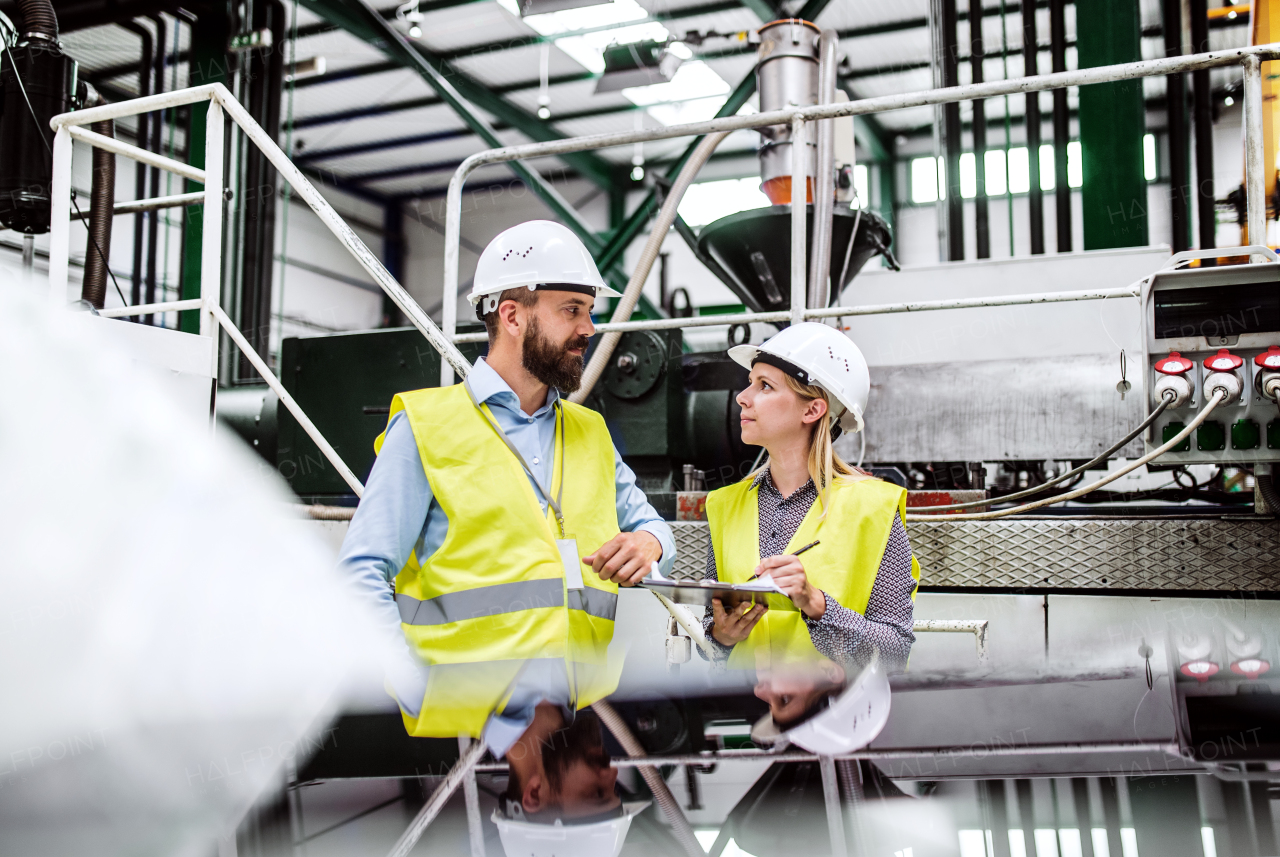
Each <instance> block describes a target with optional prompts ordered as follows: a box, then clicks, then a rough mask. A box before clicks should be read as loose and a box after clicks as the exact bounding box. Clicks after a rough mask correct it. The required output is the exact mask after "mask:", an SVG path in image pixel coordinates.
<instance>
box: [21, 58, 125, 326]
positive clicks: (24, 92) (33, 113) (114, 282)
mask: <svg viewBox="0 0 1280 857" xmlns="http://www.w3.org/2000/svg"><path fill="white" fill-rule="evenodd" d="M7 51H9V46H8V45H6V44H4V43H3V41H0V52H7ZM13 79H14V80H15V81H16V82H17V84H18V91H19V92H21V93H22V100H23V101H25V102H26V104H27V113H28V114H29V115H30V116H31V121H32V123H34V124H35V126H36V136H37V137H39V138H40V142H41V143H44V148H45V151H47V152H48V153H49V159H50V160H52V159H53V148H52V147H51V146H50V145H49V141H48V140H46V139H45V138H44V132H43V131H42V130H41V128H40V117H39V116H37V115H36V109H35V108H34V107H32V106H31V99H30V98H29V97H28V96H27V87H26V86H25V85H24V84H23V83H22V76H21V75H19V74H18V71H17V66H16V65H15V66H14V72H13ZM71 205H72V207H73V208H75V210H76V217H78V218H80V219H81V220H84V219H85V217H84V212H82V211H81V210H80V204H79V203H77V202H76V198H75V196H74V195H72V197H71ZM89 240H90V241H92V242H93V248H94V249H95V250H97V251H98V258H99V259H106V258H107V255H106V254H105V253H103V252H102V248H101V247H99V246H98V240H97V239H96V238H95V237H94V235H93V231H92V230H90V232H89ZM103 267H104V268H106V270H107V276H109V277H111V283H112V285H114V286H115V287H116V294H118V295H119V296H120V302H121V303H122V304H124V305H125V306H130V303H129V302H128V301H127V300H125V299H124V292H123V291H122V290H121V289H120V281H119V280H117V279H116V275H115V272H114V271H112V270H111V267H110V266H109V265H104V266H103Z"/></svg>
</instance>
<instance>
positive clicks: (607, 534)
mask: <svg viewBox="0 0 1280 857" xmlns="http://www.w3.org/2000/svg"><path fill="white" fill-rule="evenodd" d="M400 411H404V412H405V416H406V418H407V419H408V420H409V425H410V427H411V428H412V429H413V436H414V439H415V440H416V441H417V444H418V454H419V456H420V457H421V459H422V466H423V469H424V470H425V471H426V475H427V479H428V481H430V483H431V491H432V494H433V495H434V497H435V500H436V502H437V503H439V504H440V508H441V510H443V512H444V513H445V516H446V517H447V518H448V520H449V528H448V531H447V533H446V535H445V539H444V543H443V544H442V545H440V547H439V549H438V550H436V552H435V553H433V554H432V555H431V556H429V557H427V558H426V561H425V562H424V563H423V564H422V565H419V564H418V558H417V556H416V553H415V554H410V556H409V560H408V562H406V563H405V566H404V568H402V569H401V570H400V573H399V574H398V575H396V580H395V592H396V603H397V605H398V607H399V608H400V620H401V628H402V629H403V631H404V634H405V637H406V638H407V639H408V641H409V644H410V645H411V646H412V647H413V648H414V650H415V651H416V652H417V654H418V656H419V657H420V658H422V659H423V661H425V662H426V663H428V664H431V665H432V669H431V672H430V676H429V679H428V686H427V692H426V696H425V698H424V700H423V705H422V708H421V710H420V714H419V716H418V717H417V718H412V717H409V716H407V715H406V716H405V727H406V729H408V731H409V734H411V735H418V736H435V737H444V736H454V735H458V734H469V735H473V736H476V735H479V734H480V731H481V730H482V729H483V727H484V723H485V721H486V720H487V719H488V716H489V714H491V713H492V712H493V711H494V710H495V708H496V707H497V705H498V704H499V703H500V702H501V700H502V698H503V697H504V695H505V692H506V689H507V687H508V685H509V684H510V682H511V680H512V678H514V677H515V675H516V674H517V672H518V670H519V667H520V665H521V664H522V663H524V662H525V661H526V660H529V659H534V658H552V659H559V660H563V661H564V662H565V663H566V665H567V669H568V670H569V672H570V687H571V688H575V691H574V692H575V695H576V697H577V704H578V706H579V707H581V706H583V705H587V704H589V703H590V702H593V701H595V700H597V699H600V698H602V697H603V696H605V695H607V694H608V693H609V692H611V691H612V690H613V687H612V686H610V684H611V682H612V683H613V684H614V685H616V677H613V678H611V677H610V676H609V672H610V671H609V670H608V669H607V668H606V661H607V657H606V649H607V648H608V645H609V641H610V640H612V639H613V617H614V611H615V608H616V605H617V599H618V586H617V584H616V583H613V582H605V581H602V580H601V579H600V578H599V576H598V575H596V574H595V573H594V572H593V571H592V570H591V568H590V567H589V566H585V565H584V566H582V572H583V574H582V577H583V581H584V583H585V585H586V586H585V588H584V589H580V590H577V589H575V590H569V589H568V588H567V585H566V581H565V576H564V567H563V565H562V564H561V560H560V553H559V550H558V548H557V546H556V539H557V538H558V537H559V532H558V527H557V526H556V523H555V520H554V517H553V515H552V514H551V512H550V510H549V509H548V511H547V513H545V514H544V513H543V511H542V509H541V507H540V505H539V502H538V497H537V495H536V494H535V493H534V490H533V487H532V486H531V485H530V484H529V479H528V477H527V476H526V475H525V472H524V469H523V468H522V467H521V466H520V462H519V461H518V460H517V459H516V458H515V456H514V455H512V454H511V451H510V450H509V449H507V447H506V445H505V444H503V442H502V440H501V439H500V438H499V437H498V435H497V434H496V433H495V431H494V429H493V426H491V425H490V424H489V423H488V421H487V420H486V419H485V417H484V415H482V414H481V413H480V412H479V411H478V410H477V409H476V407H475V406H474V405H473V404H472V403H471V400H470V398H469V397H468V396H467V392H466V389H465V388H464V387H463V386H462V385H461V384H455V385H453V386H451V387H445V388H431V389H426V390H415V391H413V392H409V393H401V394H399V395H397V396H396V397H395V398H394V399H393V400H392V402H391V410H390V415H389V417H388V424H389V423H390V418H391V417H394V416H395V415H396V414H397V413H399V412H400ZM557 423H558V425H557V432H556V443H555V459H554V461H553V462H552V467H551V473H552V474H553V477H552V479H553V481H552V484H551V486H550V488H549V490H550V492H551V494H552V496H553V497H554V496H556V494H557V493H558V492H559V491H560V478H561V473H562V472H563V478H564V482H565V484H564V492H563V500H562V509H563V512H564V519H565V529H566V536H567V537H572V538H576V539H577V543H578V555H579V559H581V557H583V556H587V555H590V554H591V553H592V552H593V551H594V550H596V549H597V548H598V547H600V545H602V544H604V543H605V542H607V541H608V540H609V539H611V538H613V537H614V536H616V535H617V534H618V516H617V504H616V501H615V494H616V489H615V485H616V482H615V474H614V457H613V456H614V454H613V441H612V440H611V438H610V437H609V430H608V429H607V428H606V427H605V424H604V420H603V419H602V418H601V417H600V415H599V414H597V413H595V412H594V411H591V410H588V409H587V408H584V407H581V406H579V405H574V404H572V403H570V402H565V401H563V400H562V402H561V406H560V417H559V418H558V419H557ZM384 436H385V433H384V435H379V437H378V439H377V440H376V441H375V442H374V450H375V451H377V450H380V449H381V447H382V440H383V437H384ZM562 454H565V455H566V460H565V466H564V467H563V468H561V466H560V465H561V462H560V456H561V455H562Z"/></svg>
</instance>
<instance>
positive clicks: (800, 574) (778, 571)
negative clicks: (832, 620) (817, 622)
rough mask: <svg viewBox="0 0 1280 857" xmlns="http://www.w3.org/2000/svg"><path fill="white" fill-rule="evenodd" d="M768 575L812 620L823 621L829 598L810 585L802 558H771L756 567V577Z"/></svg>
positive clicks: (785, 556)
mask: <svg viewBox="0 0 1280 857" xmlns="http://www.w3.org/2000/svg"><path fill="white" fill-rule="evenodd" d="M766 574H767V575H769V576H770V577H772V578H773V582H774V583H776V584H778V588H779V589H781V590H782V591H783V592H785V593H787V595H788V596H789V597H790V598H791V600H792V601H794V602H795V605H796V606H797V607H799V608H800V609H801V610H802V611H804V615H806V616H808V617H809V618H810V619H821V618H822V616H823V614H825V613H826V612H827V596H826V595H825V594H824V593H823V592H822V590H821V589H818V588H817V587H816V586H812V585H810V583H809V578H808V577H807V576H806V575H805V573H804V564H803V563H802V562H800V557H798V556H791V555H790V554H785V555H783V556H771V557H769V558H768V559H766V560H764V561H763V562H761V563H760V564H759V565H757V566H756V577H764V576H765V575H766Z"/></svg>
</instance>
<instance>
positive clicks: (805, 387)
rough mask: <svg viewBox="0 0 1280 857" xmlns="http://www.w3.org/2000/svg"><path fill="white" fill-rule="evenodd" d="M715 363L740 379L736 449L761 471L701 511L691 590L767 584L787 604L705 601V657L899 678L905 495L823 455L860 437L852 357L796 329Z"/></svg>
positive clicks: (832, 338) (862, 390) (864, 383)
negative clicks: (703, 545) (871, 661)
mask: <svg viewBox="0 0 1280 857" xmlns="http://www.w3.org/2000/svg"><path fill="white" fill-rule="evenodd" d="M729 356H731V357H732V358H733V359H734V360H736V361H737V362H739V363H741V364H742V365H743V366H746V367H748V368H749V369H750V370H751V375H750V380H751V384H750V386H749V387H747V389H745V390H743V391H742V392H741V393H739V394H738V397H737V401H738V404H739V405H740V406H741V407H742V423H741V424H742V440H743V442H744V443H746V444H750V445H753V446H763V447H764V448H765V451H766V452H768V460H767V463H766V465H765V466H763V467H761V468H760V469H759V470H757V471H756V472H754V473H752V474H751V475H749V476H748V477H747V478H746V479H744V480H743V481H741V482H739V483H737V484H734V485H730V486H728V487H726V488H721V489H720V490H718V491H714V492H712V493H711V495H710V496H709V497H708V498H707V520H708V522H709V523H710V525H711V547H710V551H709V552H708V556H707V571H706V575H705V577H706V578H707V579H713V580H714V579H719V580H723V581H727V582H732V583H742V582H745V581H747V580H749V579H751V578H752V577H771V578H772V579H773V582H774V583H776V584H777V585H778V587H779V588H780V589H781V590H782V591H783V592H785V593H786V594H787V596H788V597H789V600H788V599H784V598H780V597H778V598H771V599H770V602H769V608H768V609H767V610H766V609H765V607H764V605H755V606H752V605H750V604H744V605H740V606H739V607H737V608H735V609H732V610H729V611H726V610H725V609H724V607H723V605H722V604H721V603H720V601H719V600H718V599H717V600H715V601H713V602H712V606H711V608H710V609H709V610H708V611H707V613H706V615H705V617H704V618H703V630H704V631H705V632H706V633H707V637H708V639H709V640H710V641H712V642H713V643H714V646H713V648H714V649H715V650H716V651H717V653H718V654H719V655H720V656H721V657H722V658H726V659H728V661H729V665H730V666H738V667H743V668H760V669H768V670H771V671H776V670H778V669H781V668H785V667H786V665H787V664H797V663H801V662H803V663H813V662H814V661H815V660H816V659H819V658H824V657H825V658H830V659H831V660H832V661H835V662H837V663H848V662H850V661H854V662H860V663H865V662H866V661H867V659H868V658H869V657H870V655H871V652H872V651H873V650H879V652H880V659H881V663H883V664H884V665H885V667H886V668H887V669H890V670H892V669H901V668H903V667H904V666H905V665H906V660H907V655H908V654H909V653H910V651H911V644H912V643H913V642H914V641H915V637H914V636H913V635H912V633H911V614H912V599H913V598H914V596H915V587H916V584H917V583H918V581H919V579H920V566H919V564H918V563H917V562H916V560H915V557H913V556H912V555H911V546H910V545H909V544H908V542H907V534H906V530H905V529H904V528H903V525H902V519H903V514H904V513H905V510H906V491H905V490H903V489H902V488H899V487H898V486H896V485H893V484H890V483H888V482H883V481H881V480H879V479H876V478H875V477H873V476H871V475H870V474H868V473H866V472H865V471H863V470H860V469H858V468H855V467H852V466H850V465H848V464H846V463H845V462H844V461H842V460H841V458H840V456H839V455H837V454H836V453H835V450H834V449H833V448H832V441H833V440H835V438H836V437H838V436H839V434H840V432H841V430H842V429H849V430H852V431H861V430H862V411H863V408H864V407H865V406H866V402H867V394H868V392H869V389H870V382H869V379H868V375H867V364H866V361H865V360H864V359H863V357H862V352H860V351H859V350H858V347H857V346H856V345H854V344H853V343H852V342H851V341H849V339H848V338H847V337H846V336H844V335H843V334H842V333H840V332H839V331H837V330H835V329H833V328H830V327H827V326H825V325H822V324H817V323H812V322H806V323H804V324H797V325H793V326H791V327H789V328H787V329H786V330H784V331H783V332H781V333H779V334H778V335H777V336H775V337H773V338H772V339H770V340H769V341H767V342H765V343H764V344H763V345H761V346H759V347H758V348H757V347H755V346H751V345H739V346H736V347H734V348H732V349H730V351H729ZM811 543H812V544H813V546H812V547H811V548H810V549H808V550H805V551H804V553H803V555H802V556H796V555H795V552H796V551H797V550H799V549H801V548H804V547H806V546H808V545H810V544H811Z"/></svg>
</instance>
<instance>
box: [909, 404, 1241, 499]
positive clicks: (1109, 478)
mask: <svg viewBox="0 0 1280 857" xmlns="http://www.w3.org/2000/svg"><path fill="white" fill-rule="evenodd" d="M1225 396H1226V392H1225V391H1224V390H1222V389H1221V388H1218V389H1215V390H1214V391H1213V397H1212V398H1210V399H1209V401H1208V402H1206V403H1205V406H1204V410H1203V411H1201V412H1200V413H1199V414H1197V415H1196V418H1195V419H1193V420H1192V421H1191V423H1190V425H1188V426H1187V427H1186V428H1184V429H1183V430H1182V431H1180V432H1178V433H1177V434H1176V435H1174V436H1173V438H1172V439H1170V440H1169V441H1167V442H1165V443H1163V444H1161V445H1160V446H1158V447H1156V448H1155V449H1153V450H1152V451H1151V452H1148V453H1147V454H1146V455H1144V456H1142V457H1141V458H1138V459H1135V460H1134V461H1131V462H1130V463H1129V464H1127V465H1125V466H1124V467H1122V468H1120V469H1119V470H1117V471H1116V472H1115V473H1111V474H1108V475H1106V476H1104V477H1102V478H1101V479H1099V480H1098V481H1097V482H1091V483H1089V484H1088V485H1086V486H1084V487H1083V488H1077V489H1076V490H1074V491H1068V492H1067V493H1066V494H1056V495H1054V496H1052V497H1045V498H1044V499H1042V500H1036V501H1034V502H1031V503H1024V504H1023V505H1021V506H1013V507H1011V508H1008V509H1001V510H999V511H996V512H978V513H972V514H964V515H948V516H947V517H946V518H943V519H942V520H946V521H989V520H991V519H993V518H1004V517H1007V516H1009V515H1016V514H1018V513H1020V512H1029V511H1031V510H1032V509H1039V508H1040V507H1041V506H1049V505H1052V504H1054V503H1063V502H1066V501H1067V500H1074V499H1075V498H1076V497H1081V496H1083V495H1085V494H1088V493H1089V492H1090V491H1093V490H1096V489H1098V488H1101V487H1102V486H1103V485H1109V484H1111V483H1112V482H1115V481H1116V480H1117V479H1119V478H1120V477H1121V476H1125V475H1127V474H1129V473H1132V472H1133V471H1134V470H1137V469H1138V468H1139V467H1141V466H1143V465H1144V464H1146V463H1147V462H1148V461H1152V460H1154V459H1156V458H1159V457H1160V456H1162V455H1164V454H1165V453H1166V452H1168V451H1169V450H1171V449H1173V448H1174V447H1176V446H1178V445H1179V444H1181V443H1182V442H1183V441H1184V440H1186V439H1187V438H1188V437H1189V436H1190V435H1191V432H1193V431H1195V430H1196V429H1197V428H1199V427H1200V424H1201V423H1203V422H1204V421H1205V420H1207V419H1208V418H1209V415H1210V414H1211V413H1213V411H1214V409H1215V408H1217V407H1218V405H1220V404H1221V403H1222V400H1223V398H1225ZM907 520H908V521H931V520H937V519H936V518H935V517H934V516H933V515H907Z"/></svg>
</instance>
